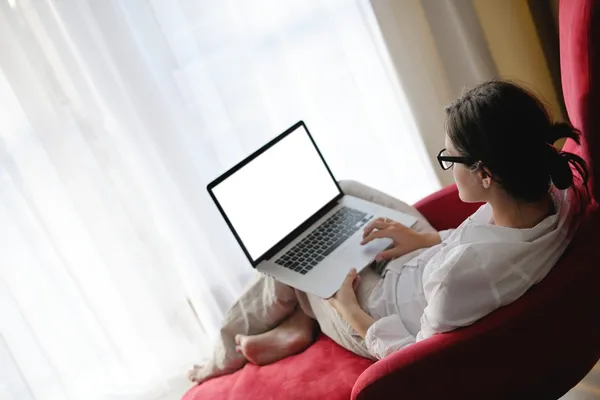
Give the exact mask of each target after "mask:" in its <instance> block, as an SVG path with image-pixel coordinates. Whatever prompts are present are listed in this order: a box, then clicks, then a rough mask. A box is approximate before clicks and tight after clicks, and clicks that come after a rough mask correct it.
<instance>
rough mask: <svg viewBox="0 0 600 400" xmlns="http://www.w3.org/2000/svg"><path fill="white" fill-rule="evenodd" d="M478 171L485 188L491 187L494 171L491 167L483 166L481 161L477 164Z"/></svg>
mask: <svg viewBox="0 0 600 400" xmlns="http://www.w3.org/2000/svg"><path fill="white" fill-rule="evenodd" d="M477 173H478V174H479V178H480V179H481V185H482V186H483V188H484V189H489V188H490V187H491V186H492V173H491V172H490V170H489V169H487V168H486V167H484V166H483V164H481V162H479V164H478V165H477Z"/></svg>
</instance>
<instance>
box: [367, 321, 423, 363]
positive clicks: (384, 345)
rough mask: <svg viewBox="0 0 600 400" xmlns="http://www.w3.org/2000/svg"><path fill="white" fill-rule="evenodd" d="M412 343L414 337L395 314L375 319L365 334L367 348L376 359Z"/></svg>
mask: <svg viewBox="0 0 600 400" xmlns="http://www.w3.org/2000/svg"><path fill="white" fill-rule="evenodd" d="M413 343H415V337H414V336H412V335H411V334H410V333H409V332H408V331H407V330H406V327H405V326H404V323H403V322H402V319H401V318H400V316H399V315H397V314H392V315H389V316H387V317H383V318H381V319H378V320H377V321H375V323H374V324H373V325H371V326H370V327H369V329H368V330H367V334H366V336H365V344H366V346H367V350H368V351H369V353H371V355H372V356H373V357H375V358H376V359H378V360H380V359H382V358H384V357H385V356H387V355H389V354H391V353H393V352H395V351H397V350H399V349H401V348H403V347H405V346H408V345H410V344H413Z"/></svg>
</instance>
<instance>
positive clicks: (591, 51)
mask: <svg viewBox="0 0 600 400" xmlns="http://www.w3.org/2000/svg"><path fill="white" fill-rule="evenodd" d="M559 32H560V65H561V79H562V86H563V95H564V98H565V104H566V106H567V112H568V113H569V119H570V120H571V123H572V124H573V125H574V126H575V127H576V128H579V129H580V130H581V132H582V146H581V147H577V146H576V144H575V143H574V142H573V141H572V140H569V141H568V142H567V143H566V144H565V150H567V151H572V152H576V153H578V154H579V155H581V156H582V157H583V158H584V159H585V160H586V161H587V163H588V165H589V167H590V172H591V175H592V177H591V178H592V179H591V182H590V189H591V192H592V194H593V196H594V197H595V199H596V201H599V200H600V181H598V179H594V178H595V177H599V176H600V115H599V114H598V110H600V2H599V1H598V0H562V1H561V2H560V9H559Z"/></svg>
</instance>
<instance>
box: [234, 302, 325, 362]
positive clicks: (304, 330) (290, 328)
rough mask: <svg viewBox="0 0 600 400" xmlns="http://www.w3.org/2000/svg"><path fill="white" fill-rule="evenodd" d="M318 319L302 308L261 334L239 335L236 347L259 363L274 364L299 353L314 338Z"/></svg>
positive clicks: (236, 339) (236, 338)
mask: <svg viewBox="0 0 600 400" xmlns="http://www.w3.org/2000/svg"><path fill="white" fill-rule="evenodd" d="M316 324H317V322H316V321H315V320H314V319H312V318H310V317H309V316H307V315H306V314H305V313H304V312H303V311H302V310H301V309H298V310H296V312H295V313H294V314H292V315H291V316H290V317H289V318H288V319H287V320H285V321H284V322H283V323H281V324H280V325H279V326H277V327H276V328H274V329H272V330H270V331H268V332H265V333H261V334H260V335H251V336H246V335H236V336H235V343H236V350H237V351H238V352H240V353H242V354H243V355H244V357H246V359H247V360H248V361H250V362H251V363H253V364H256V365H266V364H271V363H273V362H275V361H279V360H281V359H282V358H285V357H288V356H291V355H293V354H296V353H299V352H301V351H303V350H305V349H306V348H307V347H308V346H310V345H311V344H312V343H313V341H314V332H315V327H316Z"/></svg>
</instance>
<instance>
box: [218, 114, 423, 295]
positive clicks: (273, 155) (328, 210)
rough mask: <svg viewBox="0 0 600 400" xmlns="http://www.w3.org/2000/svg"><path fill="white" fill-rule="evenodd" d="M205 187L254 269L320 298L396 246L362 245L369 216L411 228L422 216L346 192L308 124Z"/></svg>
mask: <svg viewBox="0 0 600 400" xmlns="http://www.w3.org/2000/svg"><path fill="white" fill-rule="evenodd" d="M207 189H208V192H209V194H210V196H211V197H212V199H213V201H214V202H215V204H216V206H217V208H218V209H219V211H220V212H221V215H222V216H223V218H224V219H225V222H226V223H227V225H228V226H229V228H230V229H231V232H232V233H233V235H234V236H235V238H236V240H237V241H238V243H239V245H240V247H241V248H242V250H243V252H244V254H245V255H246V257H247V258H248V260H249V261H250V264H251V265H252V267H254V268H255V269H256V270H258V271H259V272H261V273H264V274H267V275H270V276H272V277H273V278H275V279H277V280H278V281H280V282H283V283H285V284H287V285H289V286H292V287H294V288H297V289H299V290H302V291H304V292H309V293H312V294H315V295H317V296H320V297H322V298H329V297H331V296H332V295H333V294H335V292H336V291H337V290H338V289H339V288H340V286H341V284H342V282H343V280H344V278H345V277H346V275H347V274H348V272H349V271H350V269H352V268H356V269H357V271H359V272H360V271H361V270H362V269H364V268H366V267H367V266H369V265H370V264H371V263H372V262H374V259H375V256H376V255H377V254H378V253H380V252H381V251H383V250H385V249H386V248H388V247H389V246H390V245H391V244H392V241H391V240H390V239H377V240H373V241H371V242H370V243H369V244H367V245H364V246H363V245H361V244H360V243H361V241H362V235H363V230H364V228H365V227H366V225H367V224H368V223H369V222H370V221H372V220H373V219H375V218H378V217H384V218H390V219H392V220H394V221H397V222H400V223H402V224H404V225H406V226H408V227H410V226H412V225H413V224H414V223H415V222H416V220H417V219H416V218H415V217H413V216H411V215H407V214H404V213H401V212H398V211H395V210H392V209H390V208H386V207H382V206H380V205H377V204H374V203H371V202H369V201H365V200H362V199H360V198H357V197H353V196H349V195H346V194H344V193H343V192H342V189H341V188H340V186H339V184H338V182H337V181H336V179H335V178H334V176H333V174H332V173H331V170H330V169H329V167H328V165H327V163H326V162H325V159H324V158H323V156H322V155H321V152H320V151H319V149H318V147H317V145H316V143H315V141H314V139H313V138H312V136H311V134H310V133H309V131H308V129H307V127H306V124H305V123H304V122H303V121H299V122H297V123H296V124H294V125H293V126H292V127H291V128H289V129H288V130H286V131H285V132H283V133H282V134H280V135H279V136H277V137H276V138H275V139H273V140H272V141H271V142H269V143H267V144H266V145H264V146H263V147H261V148H260V149H259V150H257V151H256V152H254V153H253V154H251V155H250V156H248V157H247V158H246V159H245V160H243V161H241V162H240V163H239V164H237V165H236V166H234V167H233V168H231V169H230V170H229V171H227V172H225V173H224V174H223V175H221V176H220V177H218V178H217V179H215V180H214V181H213V182H211V183H210V184H209V185H208V187H207Z"/></svg>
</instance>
